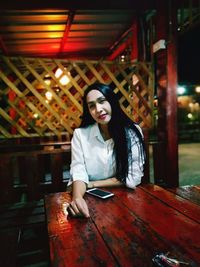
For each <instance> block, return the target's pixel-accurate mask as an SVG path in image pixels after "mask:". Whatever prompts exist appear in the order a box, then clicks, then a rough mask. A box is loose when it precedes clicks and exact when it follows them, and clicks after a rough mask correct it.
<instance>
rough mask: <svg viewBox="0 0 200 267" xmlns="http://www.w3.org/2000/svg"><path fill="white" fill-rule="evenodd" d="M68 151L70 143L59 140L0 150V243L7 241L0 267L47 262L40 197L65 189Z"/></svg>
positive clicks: (45, 236)
mask: <svg viewBox="0 0 200 267" xmlns="http://www.w3.org/2000/svg"><path fill="white" fill-rule="evenodd" d="M70 150H71V148H70V143H69V142H63V141H62V142H57V141H56V142H55V143H54V142H52V141H51V142H48V143H46V142H45V143H44V144H43V143H41V144H28V145H26V144H20V145H15V146H14V147H13V148H12V147H10V146H7V145H4V146H2V147H1V150H0V152H1V153H0V178H1V179H0V233H2V236H1V237H0V242H1V244H3V240H6V239H7V240H8V241H10V242H8V243H7V246H6V247H7V248H6V249H5V253H3V254H4V257H2V259H0V266H12V267H14V266H16V264H17V266H24V265H26V266H29V265H31V264H34V263H35V264H36V263H38V261H40V262H42V261H47V259H48V242H47V240H46V238H47V233H46V228H45V212H44V200H43V197H44V194H46V193H49V192H56V191H58V190H65V188H66V182H67V177H64V175H63V173H64V172H66V171H67V170H68V169H69V164H70V159H71V155H70V154H71V152H70ZM19 233H21V234H20V235H19ZM3 251H4V250H3V249H2V252H3ZM11 255H12V256H11ZM16 255H17V256H16ZM0 256H1V255H0ZM16 257H17V259H16ZM6 258H8V259H7V260H6ZM11 258H12V263H11ZM16 261H17V263H16ZM34 261H35V262H34ZM1 263H2V264H1ZM6 264H8V265H6ZM46 266H47V265H46Z"/></svg>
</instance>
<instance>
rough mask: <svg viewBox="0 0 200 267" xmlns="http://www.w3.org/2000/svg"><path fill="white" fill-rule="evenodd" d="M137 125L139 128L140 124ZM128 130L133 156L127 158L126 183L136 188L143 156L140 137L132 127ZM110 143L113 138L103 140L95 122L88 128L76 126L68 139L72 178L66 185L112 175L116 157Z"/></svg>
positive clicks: (141, 172) (141, 169)
mask: <svg viewBox="0 0 200 267" xmlns="http://www.w3.org/2000/svg"><path fill="white" fill-rule="evenodd" d="M137 127H138V128H139V130H140V131H141V129H140V127H139V126H137ZM127 134H128V135H129V136H130V138H131V151H132V160H131V162H129V169H128V176H127V177H126V186H127V187H130V188H135V186H137V185H138V184H140V183H141V178H142V176H143V164H144V156H140V153H139V148H138V143H139V139H138V137H137V136H136V134H135V133H133V131H132V130H131V129H129V130H127ZM113 147H114V142H113V139H109V140H107V141H104V139H103V137H102V135H101V133H100V130H99V127H98V124H97V123H95V124H93V125H90V126H88V127H87V128H77V129H75V130H74V134H73V138H72V141H71V149H72V161H71V166H70V174H71V178H70V180H69V183H68V186H69V185H71V184H72V182H73V181H77V180H79V181H83V182H85V183H86V184H88V183H89V181H95V180H104V179H108V178H111V177H115V175H116V161H115V152H114V150H113Z"/></svg>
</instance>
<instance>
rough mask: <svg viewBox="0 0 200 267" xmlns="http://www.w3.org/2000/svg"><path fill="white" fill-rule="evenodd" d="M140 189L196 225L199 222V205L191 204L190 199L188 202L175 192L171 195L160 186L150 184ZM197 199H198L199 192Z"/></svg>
mask: <svg viewBox="0 0 200 267" xmlns="http://www.w3.org/2000/svg"><path fill="white" fill-rule="evenodd" d="M140 188H142V189H143V190H145V191H146V192H147V193H149V194H151V195H152V196H154V197H157V198H159V199H160V200H161V201H163V202H165V203H166V204H167V205H169V206H171V207H172V208H173V209H175V210H177V211H179V212H180V213H183V214H184V215H185V216H188V217H189V218H191V219H192V220H194V221H196V222H197V223H199V222H200V206H199V205H200V203H199V205H196V204H194V203H192V198H190V201H189V200H187V199H184V198H182V197H180V196H178V195H177V193H176V190H174V193H172V192H170V191H168V190H166V189H164V188H162V187H160V186H157V185H152V184H145V185H142V186H140ZM198 197H199V199H200V192H199V195H198Z"/></svg>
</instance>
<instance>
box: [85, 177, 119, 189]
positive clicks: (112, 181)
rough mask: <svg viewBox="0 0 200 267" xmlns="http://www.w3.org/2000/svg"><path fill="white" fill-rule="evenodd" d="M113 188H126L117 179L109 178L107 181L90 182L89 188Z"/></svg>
mask: <svg viewBox="0 0 200 267" xmlns="http://www.w3.org/2000/svg"><path fill="white" fill-rule="evenodd" d="M113 186H124V184H123V183H122V182H120V181H119V180H118V179H117V178H116V177H112V178H108V179H105V180H97V181H90V182H89V183H88V188H94V187H113Z"/></svg>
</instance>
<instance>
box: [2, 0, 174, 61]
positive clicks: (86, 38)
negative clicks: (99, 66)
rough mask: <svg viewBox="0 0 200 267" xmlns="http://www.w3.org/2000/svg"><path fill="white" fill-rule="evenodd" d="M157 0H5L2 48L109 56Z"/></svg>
mask: <svg viewBox="0 0 200 267" xmlns="http://www.w3.org/2000/svg"><path fill="white" fill-rule="evenodd" d="M155 2H156V0H140V1H134V0H120V1H119V0H101V1H99V3H97V2H96V1H94V0H73V1H72V0H54V1H53V0H48V1H45V0H29V1H27V0H26V1H25V0H19V1H15V2H14V3H13V2H12V0H4V1H3V3H1V5H0V54H3V55H7V56H24V57H48V58H73V59H82V58H87V59H100V58H108V57H109V56H112V54H113V52H114V51H115V50H116V48H117V47H119V46H120V45H121V43H123V42H125V40H126V38H127V37H128V35H129V34H130V32H131V27H132V25H133V22H134V20H135V18H136V16H138V15H139V16H140V15H143V14H145V15H147V14H152V11H153V10H155ZM173 3H174V2H173Z"/></svg>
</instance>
